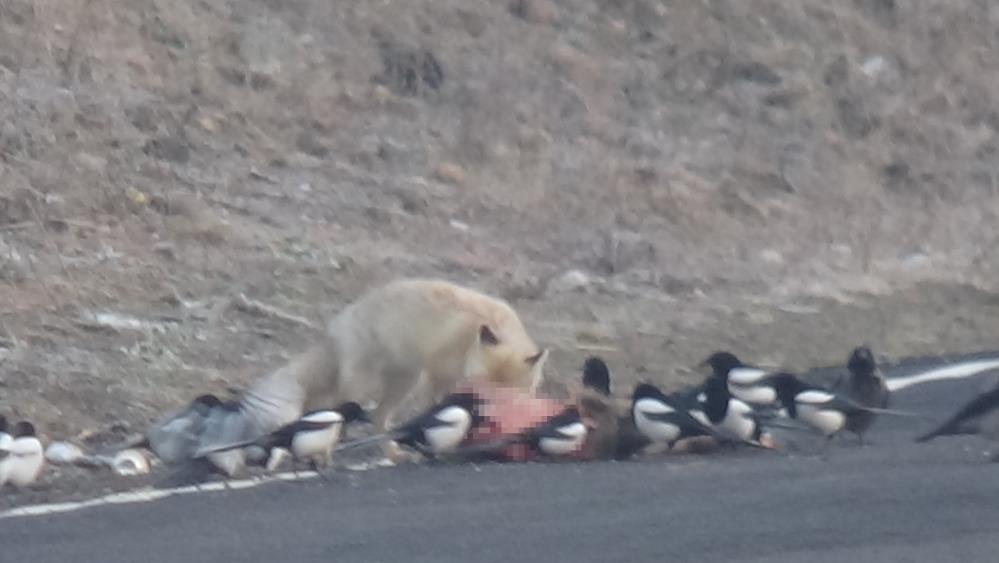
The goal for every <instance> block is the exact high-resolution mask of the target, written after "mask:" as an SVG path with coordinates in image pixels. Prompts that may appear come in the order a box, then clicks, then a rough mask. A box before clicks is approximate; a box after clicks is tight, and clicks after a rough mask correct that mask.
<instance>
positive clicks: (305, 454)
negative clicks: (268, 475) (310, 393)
mask: <svg viewBox="0 0 999 563" xmlns="http://www.w3.org/2000/svg"><path fill="white" fill-rule="evenodd" d="M355 421H358V422H368V421H369V419H368V417H367V413H366V412H365V411H364V409H363V408H362V407H361V405H359V404H357V403H356V402H353V401H348V402H345V403H343V404H341V405H339V406H337V407H336V408H333V409H317V410H312V411H309V412H307V413H305V414H303V415H302V416H301V417H299V418H298V420H295V421H294V422H291V423H288V424H286V425H284V426H282V427H280V428H278V429H277V430H274V431H273V432H271V433H269V434H267V435H266V436H263V437H261V438H257V439H253V440H245V441H241V442H236V443H232V444H226V445H225V446H221V447H214V448H208V449H206V450H201V451H199V452H198V453H197V454H196V455H207V454H209V453H219V452H225V451H230V450H234V449H237V448H239V449H242V448H246V449H250V448H259V449H260V450H262V454H261V453H258V454H257V455H256V456H255V457H258V458H262V459H259V460H258V461H259V462H262V464H263V465H266V466H267V468H268V469H269V470H273V469H274V466H275V465H276V463H274V459H278V460H279V459H280V458H279V457H278V458H275V457H274V456H276V455H279V454H278V451H279V450H285V451H288V452H291V454H292V455H293V456H294V457H295V459H297V460H300V461H305V462H308V463H309V465H310V467H311V468H312V469H313V470H315V471H320V469H321V468H324V467H327V466H329V465H330V463H331V462H332V457H333V449H334V448H335V447H336V445H337V444H338V443H339V441H340V438H341V436H342V435H343V431H344V426H345V425H347V424H350V423H351V422H355Z"/></svg>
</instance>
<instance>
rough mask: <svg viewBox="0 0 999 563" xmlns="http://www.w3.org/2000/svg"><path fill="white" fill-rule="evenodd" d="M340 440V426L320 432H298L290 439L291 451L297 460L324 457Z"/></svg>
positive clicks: (336, 425)
mask: <svg viewBox="0 0 999 563" xmlns="http://www.w3.org/2000/svg"><path fill="white" fill-rule="evenodd" d="M339 439H340V425H339V424H334V425H332V426H330V427H329V428H323V429H322V430H312V431H309V432H298V433H296V434H295V436H294V437H293V438H292V439H291V451H292V453H293V454H295V457H297V458H309V457H319V456H325V455H326V452H328V451H330V450H332V449H333V446H334V445H335V444H336V442H337V441H338V440H339Z"/></svg>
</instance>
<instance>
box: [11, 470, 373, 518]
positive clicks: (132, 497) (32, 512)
mask: <svg viewBox="0 0 999 563" xmlns="http://www.w3.org/2000/svg"><path fill="white" fill-rule="evenodd" d="M389 465H391V462H389V461H388V460H384V459H382V460H378V461H375V462H371V463H352V464H345V465H344V466H343V468H344V469H346V470H347V471H367V470H369V469H373V468H375V467H385V466H389ZM318 476H319V474H318V473H316V472H315V471H298V472H295V471H286V472H284V473H274V474H272V475H264V476H261V477H253V478H250V479H238V480H230V481H227V482H214V483H204V484H201V485H190V486H187V487H175V488H173V489H152V488H149V489H139V490H135V491H125V492H121V493H112V494H109V495H105V496H103V497H98V498H94V499H90V500H84V501H78V502H55V503H46V504H33V505H28V506H20V507H18V508H12V509H10V510H7V511H5V512H0V520H3V519H4V518H16V517H19V516H39V515H44V514H58V513H60V512H73V511H75V510H81V509H84V508H90V507H91V506H102V505H107V504H130V503H136V502H152V501H154V500H159V499H161V498H166V497H170V496H175V495H187V494H191V493H203V492H209V491H225V490H234V489H249V488H253V487H257V486H260V485H263V484H265V483H272V482H274V481H301V480H304V479H312V478H313V477H318Z"/></svg>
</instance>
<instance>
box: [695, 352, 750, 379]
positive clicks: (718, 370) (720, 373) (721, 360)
mask: <svg viewBox="0 0 999 563" xmlns="http://www.w3.org/2000/svg"><path fill="white" fill-rule="evenodd" d="M701 365H702V366H705V365H706V366H711V372H712V374H713V375H714V376H715V377H721V378H722V379H725V378H728V372H729V371H730V370H732V368H737V367H739V366H741V365H743V363H742V361H741V360H739V358H737V357H735V354H732V353H731V352H715V353H714V354H711V355H710V356H708V359H706V360H704V361H703V362H702V363H701Z"/></svg>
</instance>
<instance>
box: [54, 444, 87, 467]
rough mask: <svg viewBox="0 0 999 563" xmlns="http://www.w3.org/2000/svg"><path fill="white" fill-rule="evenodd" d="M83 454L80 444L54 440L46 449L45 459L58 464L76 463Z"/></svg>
mask: <svg viewBox="0 0 999 563" xmlns="http://www.w3.org/2000/svg"><path fill="white" fill-rule="evenodd" d="M83 456H84V454H83V450H82V449H81V448H80V446H77V445H76V444H70V443H69V442H52V443H51V444H49V447H48V448H46V449H45V459H47V460H48V461H49V462H50V463H55V464H57V465H62V464H70V463H76V462H77V461H78V460H80V459H82V458H83Z"/></svg>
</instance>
